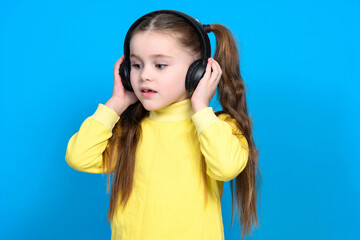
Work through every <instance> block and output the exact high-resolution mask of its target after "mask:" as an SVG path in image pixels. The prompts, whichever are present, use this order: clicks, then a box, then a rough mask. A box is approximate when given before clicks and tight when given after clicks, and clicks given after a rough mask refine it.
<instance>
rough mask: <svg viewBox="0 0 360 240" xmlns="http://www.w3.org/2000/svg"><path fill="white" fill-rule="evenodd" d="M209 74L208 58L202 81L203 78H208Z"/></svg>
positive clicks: (209, 64) (209, 62) (209, 61)
mask: <svg viewBox="0 0 360 240" xmlns="http://www.w3.org/2000/svg"><path fill="white" fill-rule="evenodd" d="M210 73H211V60H210V58H209V59H208V63H207V65H206V69H205V74H204V76H203V77H202V78H203V79H204V78H209V76H210Z"/></svg>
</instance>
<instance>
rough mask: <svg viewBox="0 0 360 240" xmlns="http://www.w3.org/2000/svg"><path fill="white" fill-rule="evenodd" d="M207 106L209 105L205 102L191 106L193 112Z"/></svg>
mask: <svg viewBox="0 0 360 240" xmlns="http://www.w3.org/2000/svg"><path fill="white" fill-rule="evenodd" d="M207 107H209V106H208V105H206V104H197V105H193V106H192V108H193V110H194V113H196V112H198V111H200V110H201V109H204V108H207Z"/></svg>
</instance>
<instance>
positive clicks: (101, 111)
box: [65, 104, 120, 173]
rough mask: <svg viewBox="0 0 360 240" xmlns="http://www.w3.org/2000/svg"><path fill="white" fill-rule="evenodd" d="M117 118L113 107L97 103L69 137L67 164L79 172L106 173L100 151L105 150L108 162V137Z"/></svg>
mask: <svg viewBox="0 0 360 240" xmlns="http://www.w3.org/2000/svg"><path fill="white" fill-rule="evenodd" d="M119 119H120V117H119V116H118V115H117V113H116V112H115V111H114V110H113V109H111V108H109V107H107V106H106V105H103V104H99V105H98V108H97V109H96V111H95V113H94V114H93V115H92V116H90V117H88V118H86V119H85V121H84V122H83V123H82V124H81V126H80V129H79V131H78V132H77V133H75V134H74V135H73V136H72V137H71V138H70V140H69V142H68V146H67V149H66V155H65V161H66V162H67V164H68V165H69V166H70V167H72V168H73V169H75V170H78V171H81V172H88V173H106V172H107V166H105V172H104V170H103V156H102V153H103V152H104V151H106V154H105V158H106V159H105V161H106V162H108V159H109V153H108V147H109V145H108V139H109V138H110V137H111V136H112V129H113V128H114V126H115V124H116V122H117V121H118V120H119ZM114 165H115V164H113V166H112V171H113V168H114Z"/></svg>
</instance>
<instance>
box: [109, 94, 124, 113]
mask: <svg viewBox="0 0 360 240" xmlns="http://www.w3.org/2000/svg"><path fill="white" fill-rule="evenodd" d="M105 106H107V107H109V108H111V109H112V110H114V111H115V112H116V113H117V115H118V116H120V115H121V114H122V113H123V112H124V111H125V109H126V108H127V106H125V105H124V104H123V103H122V102H121V101H119V99H116V98H114V97H111V98H110V99H109V100H108V101H107V102H106V103H105Z"/></svg>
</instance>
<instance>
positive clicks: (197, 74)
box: [185, 59, 207, 92]
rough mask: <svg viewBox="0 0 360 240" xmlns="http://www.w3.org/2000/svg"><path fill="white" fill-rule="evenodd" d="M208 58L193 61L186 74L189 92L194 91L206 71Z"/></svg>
mask: <svg viewBox="0 0 360 240" xmlns="http://www.w3.org/2000/svg"><path fill="white" fill-rule="evenodd" d="M206 65H207V59H199V60H196V61H195V62H193V63H192V64H191V65H190V67H189V69H188V72H187V74H186V79H185V88H186V90H187V91H189V92H194V91H195V89H196V87H197V85H198V84H199V82H200V80H201V78H202V77H203V76H204V74H205V71H206Z"/></svg>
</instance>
